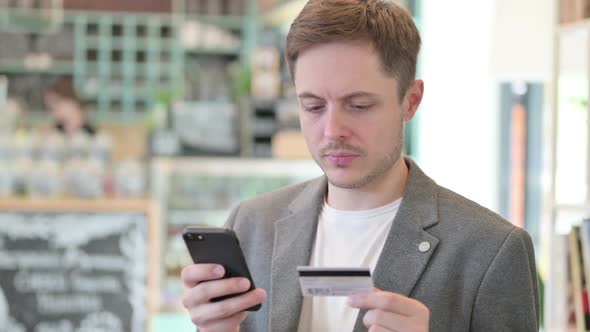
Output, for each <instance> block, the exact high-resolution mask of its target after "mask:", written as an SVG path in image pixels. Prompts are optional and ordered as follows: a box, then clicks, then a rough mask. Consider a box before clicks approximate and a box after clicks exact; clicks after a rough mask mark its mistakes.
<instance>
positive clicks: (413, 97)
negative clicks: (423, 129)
mask: <svg viewBox="0 0 590 332" xmlns="http://www.w3.org/2000/svg"><path fill="white" fill-rule="evenodd" d="M422 96H424V81H422V80H415V81H414V82H412V83H411V84H410V86H409V87H408V91H406V95H405V96H404V102H403V103H402V107H403V111H404V121H406V122H408V121H410V120H412V118H413V117H414V115H416V111H418V106H420V103H421V102H422Z"/></svg>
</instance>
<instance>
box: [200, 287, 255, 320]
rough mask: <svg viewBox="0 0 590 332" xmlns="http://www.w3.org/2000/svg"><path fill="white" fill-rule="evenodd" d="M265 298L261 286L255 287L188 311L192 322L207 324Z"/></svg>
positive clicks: (251, 305)
mask: <svg viewBox="0 0 590 332" xmlns="http://www.w3.org/2000/svg"><path fill="white" fill-rule="evenodd" d="M265 298H266V292H265V291H264V290H263V289H261V288H257V289H255V290H252V291H250V292H248V293H245V294H242V295H240V296H236V297H232V298H229V299H225V300H223V301H219V302H211V303H207V304H203V305H200V306H196V307H194V308H193V309H192V310H190V311H189V312H190V316H191V320H192V321H193V323H195V324H197V325H198V324H207V323H208V322H213V321H215V320H219V319H223V318H227V317H231V316H233V315H235V314H237V313H239V312H242V311H244V310H246V309H248V308H250V307H253V306H255V305H257V304H260V303H262V302H263V301H264V299H265Z"/></svg>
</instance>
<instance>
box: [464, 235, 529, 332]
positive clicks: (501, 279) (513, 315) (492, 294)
mask: <svg viewBox="0 0 590 332" xmlns="http://www.w3.org/2000/svg"><path fill="white" fill-rule="evenodd" d="M539 317H540V315H539V287H538V279H537V270H536V266H535V253H534V247H533V243H532V241H531V238H530V236H529V235H528V233H527V232H526V231H524V230H522V229H520V228H515V229H514V230H513V231H512V232H511V233H510V234H509V235H508V237H507V238H506V239H505V240H504V243H503V245H502V246H501V247H500V250H499V251H498V253H497V254H496V257H495V258H494V259H493V261H492V263H491V264H490V266H489V267H488V269H487V272H486V273H485V275H484V277H483V280H482V282H481V285H480V287H479V290H478V293H477V295H476V299H475V304H474V308H473V311H472V317H471V328H470V330H471V331H518V332H529V331H531V332H532V331H539Z"/></svg>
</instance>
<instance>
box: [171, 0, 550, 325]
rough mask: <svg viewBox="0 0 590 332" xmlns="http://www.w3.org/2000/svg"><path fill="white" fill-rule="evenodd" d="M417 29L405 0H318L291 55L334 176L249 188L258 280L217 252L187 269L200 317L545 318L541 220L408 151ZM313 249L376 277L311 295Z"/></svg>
mask: <svg viewBox="0 0 590 332" xmlns="http://www.w3.org/2000/svg"><path fill="white" fill-rule="evenodd" d="M420 44H421V38H420V35H419V32H418V29H417V28H416V26H415V24H414V22H413V20H412V17H411V16H410V15H409V13H408V12H407V11H406V10H405V9H403V8H402V7H400V6H399V5H397V4H396V3H395V1H392V0H389V1H387V0H311V1H308V2H307V3H306V5H305V7H304V8H303V10H302V11H301V13H300V14H299V15H298V16H297V18H296V19H295V21H294V22H293V24H292V25H291V28H290V30H289V34H288V36H287V43H286V60H287V64H288V65H289V69H290V71H291V76H292V78H293V80H294V83H295V89H296V92H297V97H298V106H299V119H300V123H301V131H302V134H303V136H304V137H305V140H306V143H307V147H308V149H309V150H310V152H311V154H312V156H313V158H314V160H315V161H316V163H318V165H319V166H320V167H321V168H322V170H323V172H324V176H322V177H320V178H317V179H314V180H311V181H308V182H304V183H302V184H298V185H294V186H290V187H286V188H282V189H280V190H277V191H274V192H271V193H268V194H264V195H262V196H260V197H258V198H254V199H252V200H248V201H245V202H242V203H241V204H240V205H239V206H238V207H236V208H235V209H234V211H233V212H232V214H231V215H230V217H229V219H228V222H227V226H228V227H230V228H232V229H233V230H234V231H235V232H236V234H237V236H238V238H239V241H240V244H241V246H242V249H243V251H244V255H245V257H246V261H247V262H248V265H249V267H250V270H251V272H252V277H253V280H254V283H255V284H256V286H257V287H260V288H257V289H255V290H252V291H249V292H246V291H247V290H248V289H249V287H250V285H249V281H248V280H247V279H244V278H229V279H222V278H223V276H224V273H225V270H224V267H223V266H220V265H215V264H193V265H190V266H187V267H186V268H185V269H184V270H183V272H182V279H183V281H184V285H185V287H186V291H185V296H184V300H183V304H184V306H185V307H186V308H187V309H188V311H189V313H190V316H191V319H192V321H193V322H194V323H195V324H196V325H197V326H198V327H199V331H202V332H213V331H215V332H218V331H232V332H235V331H241V332H247V331H253V332H254V331H273V332H274V331H280V332H284V331H289V332H295V331H300V332H329V331H337V332H340V331H354V332H361V331H367V330H369V331H370V332H382V331H384V332H385V331H390V332H418V331H420V332H425V331H452V332H458V331H515V332H516V331H518V332H534V331H538V330H539V290H538V281H537V273H536V266H535V254H534V249H533V248H534V247H533V243H532V240H531V238H530V236H529V234H528V233H527V232H526V231H525V230H523V229H521V228H518V227H515V226H514V225H512V224H511V223H509V222H508V221H506V220H505V219H503V218H502V217H500V216H499V215H497V214H495V213H493V212H492V211H490V210H488V209H486V208H485V207H482V206H480V205H478V204H477V203H475V202H473V201H470V200H469V199H467V198H465V197H462V196H460V195H458V194H457V193H454V192H452V191H450V190H448V189H446V188H443V187H441V186H439V185H438V184H437V183H436V182H435V181H434V180H433V179H431V178H430V177H428V176H427V175H426V174H425V173H424V172H423V171H422V170H421V169H420V168H419V167H418V165H417V164H416V163H415V162H414V161H413V160H412V159H410V158H407V157H405V156H404V154H403V148H402V147H403V146H404V144H403V143H404V142H403V137H404V135H403V132H404V125H405V123H406V122H408V121H410V120H411V119H412V118H413V117H414V115H415V113H416V111H417V109H418V107H419V105H420V103H421V101H422V96H423V93H424V82H423V81H422V80H419V79H416V78H415V76H416V64H417V57H418V53H419V50H420ZM457 89H458V91H457V92H458V93H457V102H458V103H460V102H461V87H457ZM441 111H442V112H444V110H441ZM460 121H461V119H458V120H457V124H459V123H460ZM448 129H449V130H453V128H448ZM466 139H476V138H472V137H468V138H466ZM441 148H443V149H444V148H446V149H448V150H452V149H453V148H454V147H452V146H450V147H441ZM448 163H453V160H449V161H448ZM456 167H462V168H466V167H477V161H474V163H473V165H456ZM300 265H311V266H314V267H351V268H352V267H365V268H369V269H370V271H371V275H372V277H373V280H374V285H375V289H374V290H373V291H371V292H366V293H357V294H354V295H351V296H350V297H348V298H346V297H322V296H314V297H310V296H308V297H305V298H304V297H303V295H302V292H301V289H300V285H299V280H298V274H297V266H300ZM235 293H238V294H240V295H239V296H237V297H233V298H230V299H224V300H222V301H218V302H216V301H212V300H211V299H216V298H218V297H222V296H225V295H228V294H235ZM265 300H266V301H265ZM262 302H265V303H264V304H263V305H262V308H261V309H260V311H258V312H255V313H247V312H245V311H244V310H245V309H247V308H249V307H252V306H254V305H257V304H259V303H262Z"/></svg>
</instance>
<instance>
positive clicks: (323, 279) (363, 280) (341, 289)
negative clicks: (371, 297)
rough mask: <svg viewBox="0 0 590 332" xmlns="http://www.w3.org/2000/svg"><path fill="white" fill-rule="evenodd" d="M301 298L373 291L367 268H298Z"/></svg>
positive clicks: (348, 294)
mask: <svg viewBox="0 0 590 332" xmlns="http://www.w3.org/2000/svg"><path fill="white" fill-rule="evenodd" d="M297 272H298V274H299V284H300V285H301V292H302V293H303V296H350V295H353V294H358V293H364V292H370V291H372V290H373V279H372V278H371V272H370V271H369V268H347V267H315V266H298V267H297Z"/></svg>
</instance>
